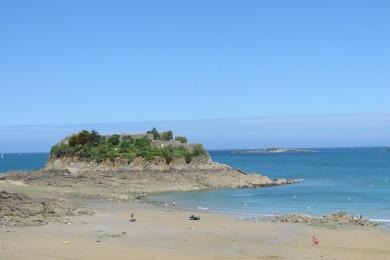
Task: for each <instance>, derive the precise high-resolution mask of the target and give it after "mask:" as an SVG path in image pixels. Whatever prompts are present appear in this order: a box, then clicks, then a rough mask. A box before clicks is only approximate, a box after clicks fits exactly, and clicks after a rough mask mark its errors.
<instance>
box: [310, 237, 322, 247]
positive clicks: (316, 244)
mask: <svg viewBox="0 0 390 260" xmlns="http://www.w3.org/2000/svg"><path fill="white" fill-rule="evenodd" d="M319 244H320V240H319V239H318V238H317V237H316V235H313V238H312V244H311V245H312V246H318V245H319Z"/></svg>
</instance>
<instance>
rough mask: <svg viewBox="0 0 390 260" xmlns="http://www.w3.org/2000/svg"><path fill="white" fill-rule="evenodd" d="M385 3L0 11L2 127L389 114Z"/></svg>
mask: <svg viewBox="0 0 390 260" xmlns="http://www.w3.org/2000/svg"><path fill="white" fill-rule="evenodd" d="M389 13H390V1H359V0H354V1H341V0H337V1H312V0H310V1H287V0H286V1H278V0H275V1H274V0H273V1H248V0H246V1H238V0H237V1H228V0H224V1H222V0H221V1H216V0H214V1H199V0H196V1H169V0H168V1H157V0H156V1H119V0H117V1H108V0H107V1H97V0H91V1H87V0H83V1H78V0H77V1H71V0H66V1H65V0H64V1H52V0H48V1H39V0H37V1H18V0H9V1H7V0H3V1H1V2H0V24H1V26H0V35H1V36H0V37H1V40H0V57H1V58H0V90H1V91H0V97H1V111H2V112H1V113H0V125H15V124H47V123H74V122H77V123H78V122H117V121H140V120H142V121H143V120H166V119H170V120H176V119H204V118H226V117H248V116H274V115H278V116H279V115H281V116H284V115H300V114H317V113H318V114H323V113H325V114H327V113H360V112H390V102H389V98H390V73H389V71H390V47H389V46H390V15H389Z"/></svg>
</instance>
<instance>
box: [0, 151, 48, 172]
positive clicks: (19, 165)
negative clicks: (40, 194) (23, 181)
mask: <svg viewBox="0 0 390 260" xmlns="http://www.w3.org/2000/svg"><path fill="white" fill-rule="evenodd" d="M48 156H49V154H48V153H20V154H19V153H4V154H3V156H2V154H1V153H0V173H4V172H7V171H14V170H33V169H39V168H43V167H44V166H45V163H46V160H47V158H48Z"/></svg>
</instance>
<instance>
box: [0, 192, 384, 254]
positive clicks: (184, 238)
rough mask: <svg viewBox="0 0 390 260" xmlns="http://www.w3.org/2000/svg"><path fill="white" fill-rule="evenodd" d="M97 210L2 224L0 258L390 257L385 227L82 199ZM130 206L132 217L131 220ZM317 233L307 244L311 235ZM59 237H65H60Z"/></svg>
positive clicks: (0, 230)
mask: <svg viewBox="0 0 390 260" xmlns="http://www.w3.org/2000/svg"><path fill="white" fill-rule="evenodd" d="M79 202H80V203H82V204H84V205H85V206H87V207H88V208H91V209H94V210H95V211H96V215H94V216H80V217H72V218H71V222H70V224H61V223H50V224H48V225H45V226H37V227H21V228H0V259H1V260H13V259H26V260H27V259H28V260H45V259H72V260H75V259H111V260H114V259H353V260H357V259H362V260H363V259H390V247H389V245H390V231H388V230H385V228H384V227H381V228H378V227H376V228H367V227H362V228H340V229H329V228H324V227H311V226H308V225H303V224H284V223H266V222H259V223H255V222H250V221H246V220H240V219H239V217H233V216H225V215H220V214H214V213H205V212H201V213H198V212H195V214H200V215H201V220H200V221H190V220H188V216H189V215H190V214H191V213H193V212H188V211H184V210H174V209H169V210H168V211H167V212H166V211H165V209H163V208H160V207H157V206H153V205H141V204H139V203H125V202H107V201H98V200H95V201H92V200H84V201H79ZM131 212H134V214H135V217H136V219H137V221H136V222H134V223H130V222H129V221H128V219H129V216H130V213H131ZM313 234H316V235H317V236H318V237H319V239H320V244H319V246H318V247H314V246H312V235H313ZM64 241H68V243H67V242H65V243H64Z"/></svg>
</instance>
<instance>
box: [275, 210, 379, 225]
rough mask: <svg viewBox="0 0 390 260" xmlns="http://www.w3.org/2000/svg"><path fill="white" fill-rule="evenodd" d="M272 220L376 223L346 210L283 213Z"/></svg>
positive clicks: (325, 223)
mask: <svg viewBox="0 0 390 260" xmlns="http://www.w3.org/2000/svg"><path fill="white" fill-rule="evenodd" d="M273 221H275V222H283V223H305V224H309V225H316V226H367V227H374V226H377V225H378V224H377V223H375V222H372V221H369V220H367V219H363V218H360V216H354V215H351V214H348V213H346V212H338V213H332V214H328V215H325V216H322V217H316V216H311V215H307V214H285V215H281V216H276V217H275V218H274V219H273Z"/></svg>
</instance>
